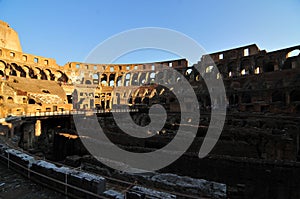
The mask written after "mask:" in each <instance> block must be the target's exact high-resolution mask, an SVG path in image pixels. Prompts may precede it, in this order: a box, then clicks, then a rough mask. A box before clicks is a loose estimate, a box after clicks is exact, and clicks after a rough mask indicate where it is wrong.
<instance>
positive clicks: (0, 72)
mask: <svg viewBox="0 0 300 199" xmlns="http://www.w3.org/2000/svg"><path fill="white" fill-rule="evenodd" d="M5 68H6V64H5V63H4V62H2V61H0V76H2V77H4V76H5V73H4V71H5Z"/></svg>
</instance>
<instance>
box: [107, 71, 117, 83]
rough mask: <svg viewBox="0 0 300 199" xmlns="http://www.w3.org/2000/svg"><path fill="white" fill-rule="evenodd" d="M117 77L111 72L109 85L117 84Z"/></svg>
mask: <svg viewBox="0 0 300 199" xmlns="http://www.w3.org/2000/svg"><path fill="white" fill-rule="evenodd" d="M115 78H116V74H110V75H109V82H108V83H109V86H115Z"/></svg>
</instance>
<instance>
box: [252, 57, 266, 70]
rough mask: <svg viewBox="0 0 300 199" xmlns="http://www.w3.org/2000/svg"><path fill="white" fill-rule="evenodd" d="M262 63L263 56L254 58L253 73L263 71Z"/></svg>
mask: <svg viewBox="0 0 300 199" xmlns="http://www.w3.org/2000/svg"><path fill="white" fill-rule="evenodd" d="M263 65H264V58H263V57H259V58H257V59H256V60H255V71H254V73H255V74H259V73H261V72H262V71H263Z"/></svg>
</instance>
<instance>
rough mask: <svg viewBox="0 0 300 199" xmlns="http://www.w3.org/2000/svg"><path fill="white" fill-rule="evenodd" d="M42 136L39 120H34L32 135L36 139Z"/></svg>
mask: <svg viewBox="0 0 300 199" xmlns="http://www.w3.org/2000/svg"><path fill="white" fill-rule="evenodd" d="M41 134H42V125H41V120H36V122H35V131H34V135H35V136H36V137H38V136H40V135H41Z"/></svg>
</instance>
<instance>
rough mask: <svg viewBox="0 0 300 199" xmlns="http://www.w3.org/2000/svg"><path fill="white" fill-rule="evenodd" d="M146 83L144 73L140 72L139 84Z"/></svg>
mask: <svg viewBox="0 0 300 199" xmlns="http://www.w3.org/2000/svg"><path fill="white" fill-rule="evenodd" d="M145 83H146V73H142V74H141V75H140V79H139V85H143V84H145Z"/></svg>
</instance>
